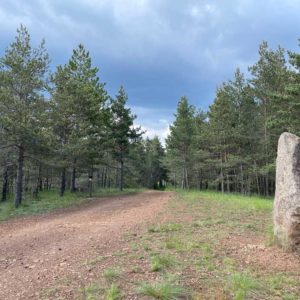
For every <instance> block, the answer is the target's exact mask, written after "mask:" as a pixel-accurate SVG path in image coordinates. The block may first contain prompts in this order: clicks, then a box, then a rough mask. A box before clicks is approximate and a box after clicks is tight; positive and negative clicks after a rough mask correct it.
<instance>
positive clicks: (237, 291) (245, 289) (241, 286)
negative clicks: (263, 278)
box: [231, 273, 260, 300]
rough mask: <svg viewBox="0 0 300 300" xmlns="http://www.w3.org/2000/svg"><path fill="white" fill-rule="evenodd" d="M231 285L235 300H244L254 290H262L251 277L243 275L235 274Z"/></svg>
mask: <svg viewBox="0 0 300 300" xmlns="http://www.w3.org/2000/svg"><path fill="white" fill-rule="evenodd" d="M231 284H232V287H231V289H232V292H233V295H234V298H233V299H235V300H244V299H246V297H247V295H248V294H249V293H250V292H251V291H252V290H257V289H259V288H260V285H259V283H258V282H257V281H256V280H255V279H254V278H253V277H252V276H251V275H248V274H242V273H236V274H233V275H232V276H231Z"/></svg>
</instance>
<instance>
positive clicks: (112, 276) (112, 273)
mask: <svg viewBox="0 0 300 300" xmlns="http://www.w3.org/2000/svg"><path fill="white" fill-rule="evenodd" d="M103 276H104V278H105V279H106V280H107V281H108V282H113V281H114V280H116V279H117V278H119V277H120V276H121V272H120V271H119V270H117V269H107V270H105V271H104V273H103Z"/></svg>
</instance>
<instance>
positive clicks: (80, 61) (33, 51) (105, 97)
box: [0, 26, 300, 207]
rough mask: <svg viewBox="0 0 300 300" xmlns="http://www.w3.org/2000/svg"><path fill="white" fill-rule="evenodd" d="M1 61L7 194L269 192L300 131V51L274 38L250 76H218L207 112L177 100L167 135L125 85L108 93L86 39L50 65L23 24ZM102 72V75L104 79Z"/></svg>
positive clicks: (0, 121)
mask: <svg viewBox="0 0 300 300" xmlns="http://www.w3.org/2000/svg"><path fill="white" fill-rule="evenodd" d="M6 46H7V47H6V50H5V53H4V55H3V57H1V59H0V112H1V114H0V125H1V156H0V161H1V170H0V171H1V189H2V193H1V201H2V202H5V201H14V205H15V206H16V207H18V206H19V205H20V204H21V203H22V201H23V199H24V197H25V198H26V197H35V198H38V197H39V193H40V192H41V191H44V190H55V191H57V194H59V195H60V196H61V197H63V196H64V194H65V192H66V191H71V192H74V193H75V192H77V191H83V192H88V191H90V192H91V191H93V190H94V189H96V188H118V189H120V190H122V189H123V188H124V187H146V188H154V189H163V188H165V187H166V186H167V187H175V188H182V189H198V190H218V191H222V192H239V193H242V194H248V195H250V194H259V195H265V196H271V195H273V194H274V190H275V159H276V148H277V141H278V137H279V135H280V134H281V133H282V132H285V131H287V132H291V133H294V134H298V135H299V134H300V118H299V112H300V98H299V97H300V74H299V71H300V54H298V53H294V52H290V51H288V50H286V49H283V48H282V47H278V48H276V49H272V48H270V47H269V45H268V43H267V42H266V41H263V42H262V43H261V44H260V45H259V47H258V54H259V55H258V60H257V62H256V63H255V64H253V65H251V66H249V67H248V72H247V74H243V73H242V72H241V71H240V70H239V69H236V72H235V74H233V76H232V78H231V79H230V80H228V81H226V82H223V83H222V82H220V84H219V86H218V87H217V88H216V92H215V98H214V101H213V103H212V104H211V105H210V106H209V109H208V110H207V111H203V110H201V109H200V108H198V107H195V106H193V105H190V104H189V99H188V95H187V96H182V97H181V98H180V99H179V101H178V106H177V110H176V111H174V122H173V124H171V125H170V131H169V135H168V137H167V139H166V140H165V141H162V140H160V139H159V138H158V137H154V138H147V137H146V135H145V132H143V130H142V129H141V128H140V127H139V126H137V125H135V118H136V116H135V115H134V114H133V113H132V111H131V109H130V107H129V106H128V105H127V101H128V96H127V93H126V87H123V86H120V89H119V92H118V93H117V95H109V94H108V92H107V91H106V86H105V83H104V82H102V81H101V72H99V69H100V70H101V66H95V65H94V64H93V58H92V57H91V56H90V53H89V51H88V49H86V48H85V46H84V45H82V44H80V45H79V46H78V47H76V48H75V49H74V50H73V53H72V54H71V56H70V59H69V60H68V61H67V62H66V63H65V64H63V65H59V66H53V65H51V57H49V55H48V53H47V48H46V43H45V41H41V42H40V44H39V45H38V46H34V45H33V44H32V42H31V37H30V33H29V32H28V30H27V29H26V28H25V27H24V26H20V27H19V28H18V30H17V34H16V37H15V39H14V40H13V41H12V43H11V44H10V45H6ZM99 76H100V77H99Z"/></svg>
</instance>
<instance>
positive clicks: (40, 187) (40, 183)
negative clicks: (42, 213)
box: [38, 164, 43, 191]
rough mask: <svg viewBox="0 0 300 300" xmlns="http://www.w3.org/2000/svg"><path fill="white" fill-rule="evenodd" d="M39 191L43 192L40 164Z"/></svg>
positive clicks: (40, 167)
mask: <svg viewBox="0 0 300 300" xmlns="http://www.w3.org/2000/svg"><path fill="white" fill-rule="evenodd" d="M38 180H39V191H42V190H43V178H42V165H41V164H39V179H38Z"/></svg>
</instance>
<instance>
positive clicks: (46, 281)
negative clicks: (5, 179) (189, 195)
mask: <svg viewBox="0 0 300 300" xmlns="http://www.w3.org/2000/svg"><path fill="white" fill-rule="evenodd" d="M170 197H172V193H167V192H155V191H147V192H143V193H139V194H135V195H127V196H117V197H107V198H101V199H94V200H93V201H90V202H89V203H86V204H84V205H81V206H80V207H77V208H72V209H67V210H63V211H59V212H55V213H50V214H48V215H46V216H35V217H27V218H23V219H15V220H10V221H6V222H3V223H1V224H0V238H1V244H0V268H1V272H0V299H5V300H10V299H14V300H15V299H26V300H27V299H40V298H41V297H42V294H43V292H44V291H45V290H47V289H49V290H50V289H51V288H52V287H53V286H55V284H56V283H57V282H58V281H60V283H61V284H64V282H63V280H66V278H68V280H72V281H74V283H76V286H77V289H78V286H79V287H80V284H81V283H82V284H84V282H86V281H88V280H89V279H90V278H93V276H94V274H93V270H92V268H87V267H86V266H85V264H84V262H85V261H87V260H89V259H95V257H97V256H100V255H103V254H105V253H108V251H107V250H111V251H117V250H122V243H121V239H122V237H123V236H124V234H125V233H126V232H127V231H131V232H134V230H136V229H138V228H139V226H143V224H145V223H149V222H151V221H152V220H154V219H157V215H158V214H159V212H161V211H163V209H164V205H165V204H166V203H167V202H168V200H169V199H170ZM65 285H66V289H65V290H64V294H63V295H60V297H62V298H63V299H73V298H74V290H73V288H74V284H67V283H66V284H65Z"/></svg>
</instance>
